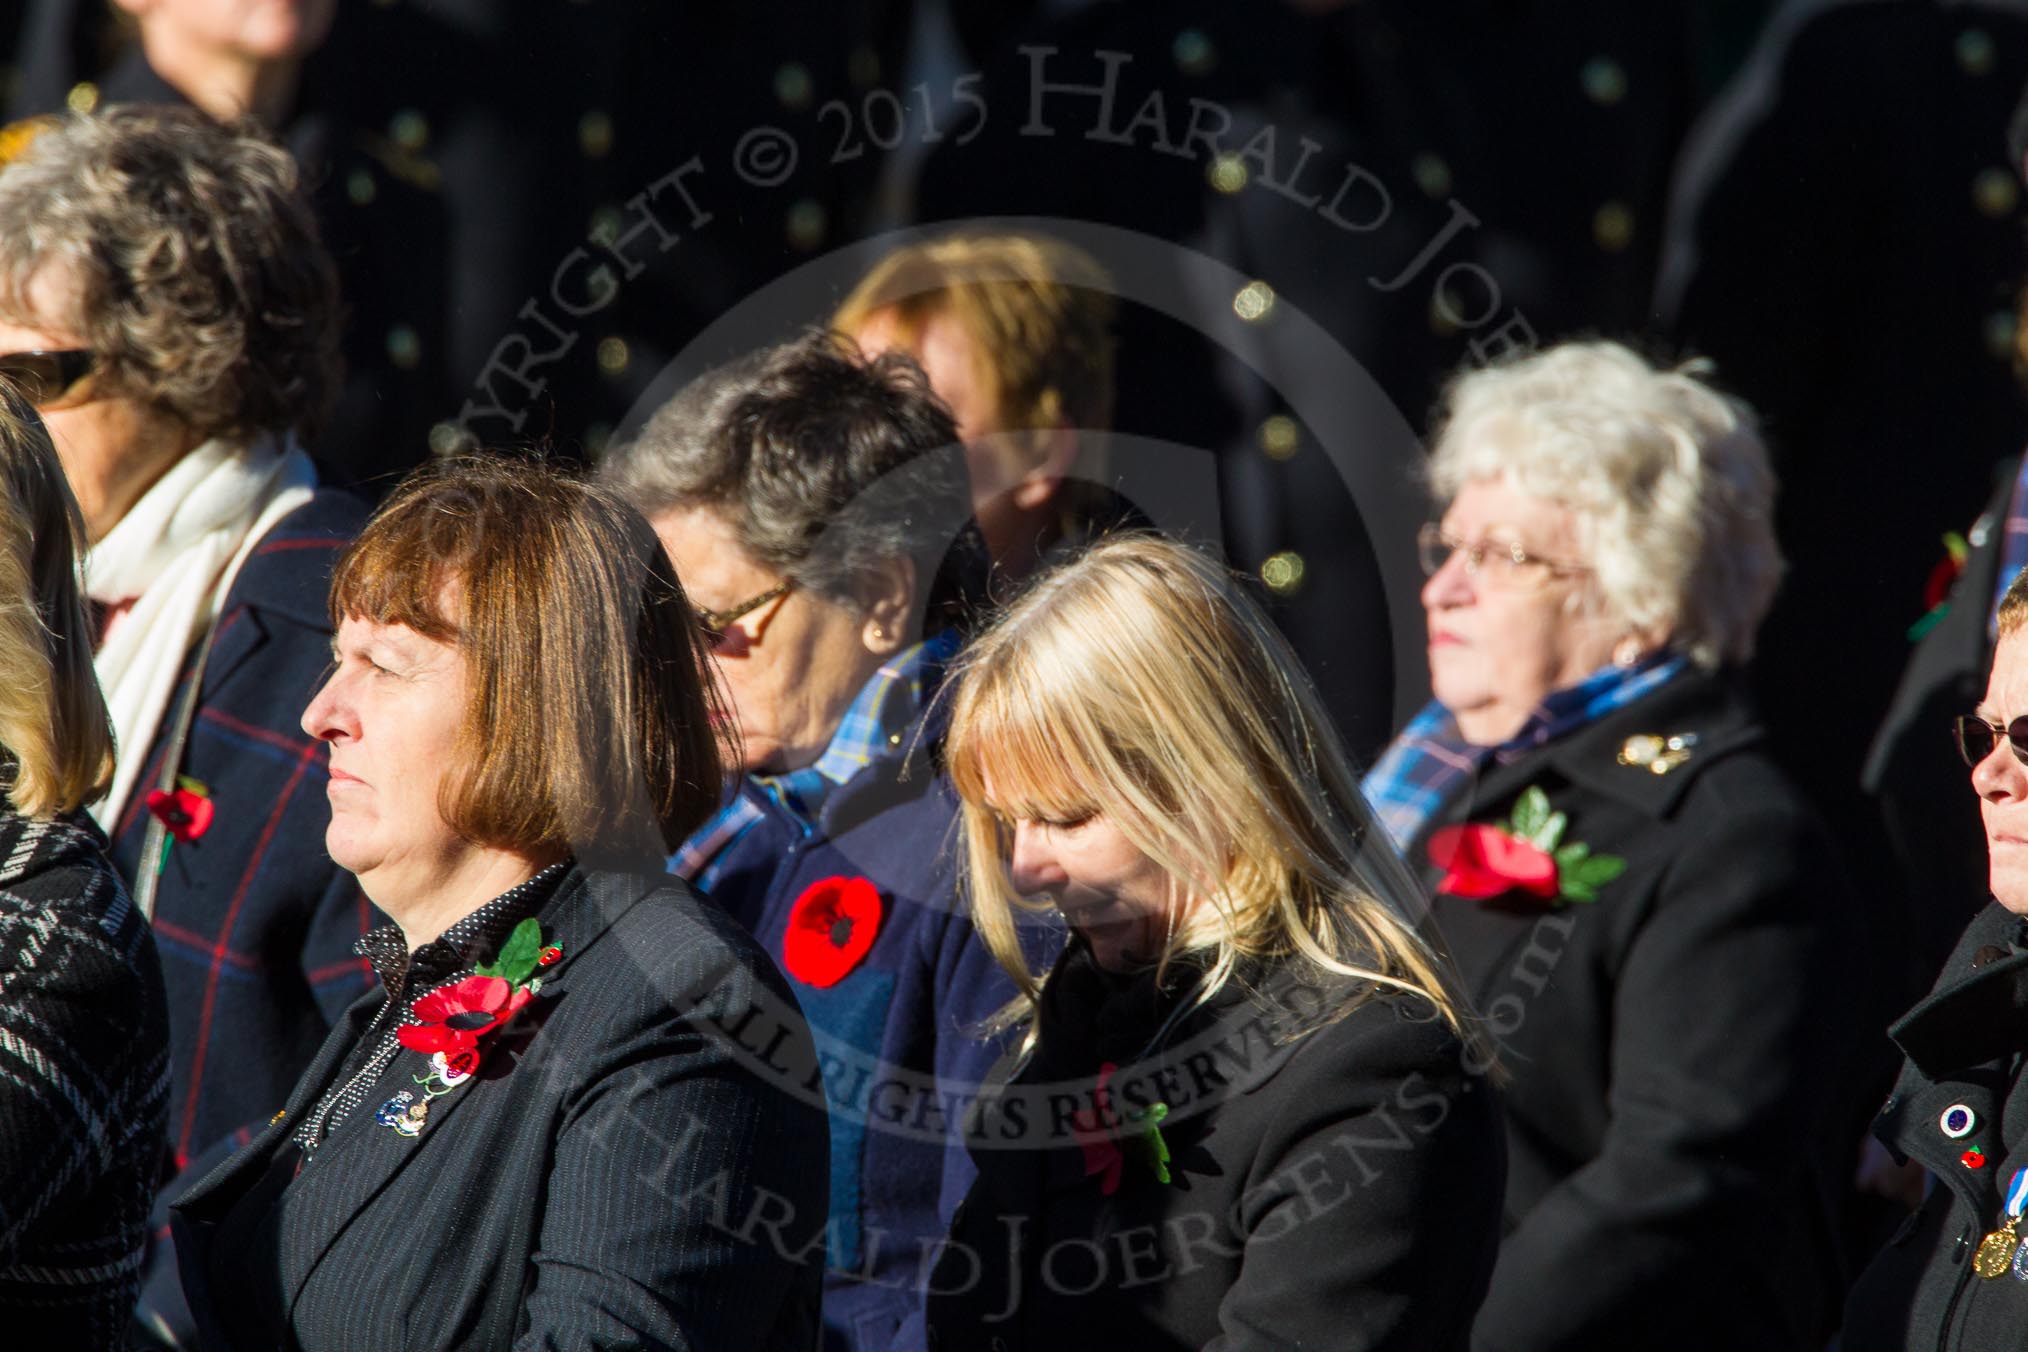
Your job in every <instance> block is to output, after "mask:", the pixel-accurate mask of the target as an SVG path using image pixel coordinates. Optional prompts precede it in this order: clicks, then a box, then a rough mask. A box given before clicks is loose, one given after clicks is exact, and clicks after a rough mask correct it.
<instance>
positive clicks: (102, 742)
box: [0, 382, 169, 1349]
mask: <svg viewBox="0 0 2028 1352" xmlns="http://www.w3.org/2000/svg"><path fill="white" fill-rule="evenodd" d="M82 533H83V530H82V526H81V523H80V522H79V521H78V513H77V506H76V504H75V503H74V502H73V501H72V500H71V496H70V492H69V490H68V489H66V488H65V487H64V481H63V470H62V469H61V468H60V467H59V466H58V464H57V460H56V455H55V453H54V451H52V450H51V448H50V445H49V438H48V437H47V436H46V435H45V434H44V432H43V430H42V425H41V423H39V422H38V421H37V420H36V417H35V415H34V414H33V413H32V412H30V411H29V410H28V408H27V407H26V406H24V405H21V404H19V403H17V402H16V401H15V399H14V396H13V394H12V393H11V391H8V390H7V388H6V385H5V383H4V382H0V1323H4V1325H5V1327H6V1329H7V1332H8V1337H9V1339H10V1340H12V1341H13V1342H14V1343H15V1344H16V1345H18V1346H22V1347H75V1348H83V1349H100V1348H105V1349H112V1348H123V1347H125V1346H126V1345H127V1330H128V1326H129V1322H130V1320H131V1318H132V1311H133V1308H134V1298H135V1296H136V1294H137V1293H138V1291H139V1286H140V1272H141V1256H142V1253H143V1251H144V1249H145V1246H146V1244H147V1238H148V1208H149V1206H150V1204H151V1203H152V1202H153V1201H154V1197H155V1180H156V1175H157V1170H158V1168H159V1163H160V1160H161V1158H162V1153H163V1140H164V1125H165V1119H166V1117H167V1108H168V1090H169V1016H168V1011H167V1010H166V1009H165V1008H164V1007H163V1002H162V973H161V969H160V968H159V966H158V965H157V963H156V960H155V943H154V939H153V937H152V936H151V935H150V933H149V931H148V925H147V922H146V921H145V920H143V919H142V917H141V915H140V913H139V912H138V911H136V910H135V909H134V905H133V903H132V902H131V901H130V900H129V899H128V897H127V890H126V888H125V887H123V886H121V884H120V879H119V876H118V875H117V874H116V873H114V872H113V866H112V864H111V863H110V862H109V861H108V860H107V859H106V855H105V848H106V841H105V837H104V836H102V835H100V834H99V831H98V828H97V827H96V826H94V825H93V824H92V821H91V818H90V817H88V816H86V815H85V814H84V812H83V808H84V805H85V804H86V803H87V802H88V801H90V800H91V799H94V798H96V797H98V796H99V795H101V794H103V793H104V792H105V790H106V784H107V782H108V781H109V780H110V779H111V778H112V772H113V738H112V728H111V727H110V725H109V724H108V722H107V719H106V706H105V703H104V701H103V700H102V699H101V698H100V696H99V687H98V682H97V681H96V680H94V679H93V677H92V660H91V641H90V637H89V635H90V632H91V631H90V628H89V627H88V625H87V623H86V619H85V609H84V604H83V596H82V593H81V591H80V589H79V585H78V582H79V579H78V563H77V541H78V539H79V537H80V536H81V535H82Z"/></svg>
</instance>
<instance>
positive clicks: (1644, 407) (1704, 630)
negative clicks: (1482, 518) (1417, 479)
mask: <svg viewBox="0 0 2028 1352" xmlns="http://www.w3.org/2000/svg"><path fill="white" fill-rule="evenodd" d="M1706 373H1707V368H1706V367H1705V366H1703V365H1702V364H1700V363H1694V362H1693V363H1690V364H1687V365H1685V366H1682V367H1679V368H1677V369H1675V370H1670V371H1663V370H1658V369H1656V368H1655V367H1653V366H1651V365H1649V364H1648V362H1647V361H1646V360H1644V359H1643V358H1642V357H1640V356H1639V355H1638V354H1636V353H1634V352H1633V351H1632V350H1630V349H1628V348H1626V347H1624V346H1622V345H1621V344H1619V343H1607V342H1587V343H1564V344H1562V345H1560V346H1557V347H1553V348H1550V349H1548V350H1547V351H1544V352H1538V353H1534V354H1532V355H1530V356H1526V357H1523V358H1521V359H1519V360H1516V361H1511V362H1506V363H1503V364H1499V365H1495V366H1490V367H1486V368H1484V369H1482V370H1474V371H1469V372H1467V373H1465V374H1464V375H1461V376H1459V377H1457V378H1456V379H1455V380H1453V381H1452V382H1451V384H1450V386H1449V388H1448V389H1447V391H1446V392H1445V396H1444V405H1445V410H1446V415H1445V418H1444V422H1443V427H1442V431H1441V433H1440V434H1439V436H1438V438H1437V442H1436V449H1435V452H1434V454H1433V455H1432V456H1431V459H1430V463H1429V478H1430V483H1431V486H1432V487H1433V488H1434V489H1435V491H1436V493H1437V495H1438V496H1439V497H1440V498H1442V499H1444V500H1445V501H1448V500H1449V499H1451V498H1453V497H1456V496H1457V494H1458V492H1459V490H1461V489H1462V488H1463V487H1464V486H1465V485H1466V484H1467V483H1470V482H1472V481H1474V480H1481V479H1490V480H1499V479H1504V480H1506V481H1507V482H1508V483H1509V484H1511V485H1512V486H1513V487H1514V488H1516V489H1518V490H1520V491H1521V492H1523V493H1526V494H1528V495H1530V496H1531V497H1538V498H1545V499H1549V500H1552V501H1556V502H1562V503H1567V504H1568V505H1569V506H1570V507H1571V509H1572V510H1573V511H1574V512H1575V513H1576V515H1577V518H1578V522H1579V529H1580V531H1581V532H1582V533H1583V534H1582V538H1583V539H1584V540H1585V542H1586V548H1587V557H1586V559H1585V562H1586V563H1587V564H1589V565H1590V567H1591V569H1592V573H1593V576H1594V577H1596V578H1597V580H1598V588H1599V594H1600V597H1601V598H1602V600H1603V602H1604V608H1605V610H1606V611H1607V612H1608V613H1609V614H1610V615H1611V617H1612V618H1614V619H1616V620H1618V621H1620V622H1622V623H1624V624H1625V625H1626V626H1627V627H1628V628H1630V629H1636V630H1645V631H1648V632H1652V633H1656V634H1666V635H1668V636H1669V639H1670V646H1672V647H1674V648H1675V649H1677V650H1678V651H1681V652H1683V653H1685V654H1686V655H1688V656H1689V658H1690V659H1691V660H1692V661H1694V662H1696V663H1697V664H1698V665H1699V666H1702V667H1706V668H1710V667H1716V666H1717V665H1719V664H1720V663H1721V662H1743V661H1745V660H1746V659H1747V658H1748V657H1751V656H1752V655H1753V640H1754V632H1755V631H1756V630H1757V629H1759V628H1760V622H1761V620H1762V619H1763V618H1764V617H1765V616H1766V614H1767V610H1768V607H1769V605H1771V604H1772V603H1773V601H1774V593H1775V587H1776V584H1777V583H1778V582H1779V581H1780V580H1781V571H1782V558H1781V550H1780V548H1779V547H1778V546H1777V544H1776V542H1775V533H1774V494H1775V481H1774V472H1773V470H1772V469H1770V468H1769V466H1768V457H1767V448H1766V447H1765V446H1763V445H1762V444H1761V439H1760V434H1759V431H1758V429H1757V427H1756V424H1755V421H1754V416H1753V412H1752V410H1750V409H1749V408H1747V407H1746V405H1744V404H1742V403H1740V402H1739V401H1738V400H1736V399H1732V398H1730V397H1728V396H1726V395H1724V394H1721V393H1720V392H1719V391H1717V390H1716V389H1713V388H1712V387H1711V386H1710V385H1709V384H1707V383H1706V382H1705V381H1704V380H1703V379H1702V378H1701V377H1702V376H1704V375H1705V374H1706Z"/></svg>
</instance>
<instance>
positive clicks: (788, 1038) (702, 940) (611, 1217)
mask: <svg viewBox="0 0 2028 1352" xmlns="http://www.w3.org/2000/svg"><path fill="white" fill-rule="evenodd" d="M331 618H332V621H333V624H334V626H335V628H336V630H337V639H336V642H335V644H334V655H335V662H334V665H333V667H332V671H331V675H330V677H329V679H328V680H327V681H326V682H325V684H324V687H323V689H322V690H320V691H319V692H318V693H317V695H316V697H315V698H314V699H313V700H312V701H311V703H310V707H309V708H308V709H306V710H305V711H304V713H303V727H304V729H305V730H306V731H307V732H309V733H310V734H311V735H312V736H315V737H317V738H318V739H320V740H321V741H323V742H325V743H327V744H328V746H329V748H330V790H329V792H330V797H331V827H330V830H329V832H328V833H327V835H326V837H325V842H326V845H327V846H328V848H329V850H330V852H331V857H332V858H333V859H335V860H336V861H337V862H338V863H339V864H340V865H342V866H343V867H345V868H347V869H349V870H351V872H352V873H353V874H354V875H356V876H357V877H358V879H359V882H360V885H361V886H362V887H363V888H364V889H365V891H366V893H367V895H368V896H369V897H371V898H372V899H373V901H374V902H375V904H376V905H378V906H379V907H380V908H381V909H382V910H383V911H384V912H386V913H387V914H388V915H389V916H390V917H392V918H393V920H394V924H393V925H391V926H388V927H386V928H383V929H380V930H375V931H373V932H371V933H369V934H368V935H367V936H366V937H365V938H364V939H363V940H362V941H361V945H360V947H361V951H362V953H363V954H364V956H365V957H367V958H368V959H369V960H370V961H371V962H372V964H373V966H374V969H375V971H376V973H377V974H378V976H379V978H380V989H379V990H377V991H376V992H374V993H373V994H371V995H368V996H366V997H365V998H363V999H362V1000H360V1001H359V1002H358V1003H357V1004H355V1005H354V1006H353V1007H352V1008H351V1009H350V1010H349V1011H347V1013H346V1015H345V1017H344V1018H343V1019H342V1020H341V1021H340V1023H339V1025H338V1027H337V1028H335V1029H334V1030H333V1032H332V1035H331V1037H330V1039H329V1041H327V1042H326V1044H325V1046H324V1048H323V1051H322V1052H321V1053H320V1054H319V1055H318V1057H317V1059H316V1061H315V1063H314V1064H312V1066H311V1067H310V1069H309V1071H308V1072H307V1073H306V1074H305V1075H304V1076H303V1079H302V1081H301V1082H300V1083H299V1084H298V1085H297V1086H296V1090H295V1092H294V1093H293V1094H291V1095H290V1097H289V1101H288V1103H287V1105H286V1106H285V1107H284V1108H283V1110H282V1111H281V1112H280V1113H278V1114H276V1116H275V1118H274V1120H273V1121H272V1122H271V1123H270V1124H269V1126H268V1128H267V1129H266V1131H265V1132H263V1133H262V1134H261V1136H260V1137H258V1138H257V1139H256V1140H255V1141H254V1143H253V1144H252V1146H251V1147H249V1148H248V1149H246V1150H244V1151H242V1152H240V1153H239V1154H238V1155H236V1156H234V1157H233V1158H232V1159H231V1160H229V1161H228V1162H227V1163H226V1164H225V1165H223V1166H222V1167H221V1168H219V1169H218V1170H217V1171H216V1172H214V1173H213V1174H212V1175H211V1176H209V1177H208V1178H206V1179H205V1180H204V1181H203V1182H201V1183H199V1184H198V1185H197V1186H196V1187H195V1188H194V1189H193V1190H192V1191H191V1192H190V1193H189V1194H188V1195H187V1196H185V1197H184V1198H183V1199H182V1200H181V1201H180V1202H179V1203H178V1204H177V1206H176V1208H175V1216H176V1230H177V1251H178V1257H179V1261H180V1263H181V1266H182V1271H183V1273H184V1282H185V1289H186V1291H187V1292H188V1294H189V1296H190V1299H191V1307H192V1313H193V1314H194V1315H195V1317H196V1320H197V1324H198V1327H199V1329H200V1331H201V1332H202V1333H203V1335H204V1338H205V1342H204V1345H205V1346H207V1347H218V1348H248V1349H250V1348H271V1347H276V1346H283V1347H290V1348H301V1349H305V1352H309V1350H311V1349H319V1348H332V1349H341V1348H342V1349H350V1348H360V1347H396V1346H413V1345H427V1346H430V1347H432V1348H450V1347H457V1348H470V1349H483V1348H500V1349H505V1348H507V1347H509V1346H513V1347H522V1346H620V1345H624V1346H640V1347H751V1348H767V1349H774V1348H792V1347H806V1346H810V1345H812V1343H813V1340H814V1331H815V1328H816V1319H817V1283H818V1277H819V1274H820V1271H821V1266H820V1264H821V1254H822V1252H823V1245H822V1241H821V1230H822V1223H823V1216H824V1198H825V1163H824V1162H825V1155H826V1146H825V1129H824V1119H823V1116H822V1112H821V1110H820V1109H819V1108H817V1107H815V1106H813V1104H814V1103H815V1102H817V1101H818V1100H817V1096H816V1092H815V1090H814V1088H805V1087H804V1085H805V1082H806V1081H807V1082H808V1084H809V1085H811V1086H814V1084H815V1083H816V1076H815V1073H814V1070H813V1069H811V1067H812V1066H813V1065H814V1062H813V1053H812V1050H811V1047H810V1044H809V1040H808V1035H807V1033H806V1031H805V1030H804V1029H803V1027H802V1024H801V1022H800V1020H799V1018H798V1017H797V1016H796V1014H795V1004H794V1002H793V1000H792V999H791V998H790V997H789V995H788V993H787V990H786V988H785V987H784V985H783V983H782V980H781V977H780V976H779V974H778V973H777V972H776V971H775V970H774V968H773V967H772V965H771V964H770V963H769V961H768V959H767V958H766V957H765V956H764V955H763V954H762V953H761V952H760V950H759V949H757V948H756V947H755V946H754V945H753V943H752V941H751V940H749V939H747V938H746V936H745V935H744V934H743V933H741V932H740V931H739V930H738V928H737V927H736V926H734V925H733V924H732V923H731V922H729V921H728V920H726V919H725V918H724V917H723V916H722V915H721V914H720V913H719V912H718V911H717V910H715V909H713V908H711V907H709V906H707V905H705V904H703V903H701V902H700V901H699V900H698V899H697V897H696V895H695V894H694V893H693V892H692V891H691V890H690V888H689V887H688V885H687V884H685V883H683V882H681V881H679V880H677V879H675V878H672V877H670V876H668V875H666V874H664V873H663V872H662V871H661V870H662V860H663V858H664V857H665V856H666V855H667V853H668V852H669V851H670V850H672V849H673V848H674V847H675V846H676V844H677V843H678V842H680V841H681V840H682V839H683V837H684V836H685V834H686V833H687V832H688V831H689V830H690V829H691V828H692V827H694V826H695V825H696V824H697V823H698V822H699V821H701V820H702V819H703V818H704V816H705V815H706V814H707V813H708V812H709V811H710V810H711V809H712V808H713V807H714V806H715V805H716V802H717V797H718V791H719V784H720V766H719V761H718V755H717V751H716V739H715V735H714V733H713V730H712V721H713V720H712V713H713V707H714V704H715V700H714V698H713V696H712V693H711V691H710V688H709V686H708V684H707V680H706V677H705V676H704V674H703V673H704V672H705V670H706V669H707V668H706V666H705V662H704V658H705V653H704V649H703V647H702V646H701V640H700V638H699V636H698V631H697V627H696V624H695V621H694V620H693V618H692V613H691V609H690V605H689V602H688V600H687V599H686V598H685V596H684V594H683V590H682V588H681V586H680V585H679V584H678V582H677V580H676V577H675V574H674V572H673V571H672V570H671V568H670V566H669V562H668V559H667V556H666V555H665V554H664V553H663V551H662V548H661V546H660V544H659V542H658V541H657V540H656V538H655V534H654V532H653V530H652V529H651V528H650V527H649V525H648V523H647V522H646V520H644V519H643V518H642V517H641V516H640V515H639V514H637V513H636V512H634V511H633V510H632V509H631V508H628V507H626V506H625V505H623V504H622V503H620V502H619V501H618V500H617V499H615V498H614V497H613V496H611V495H610V493H608V492H607V491H606V490H604V489H602V488H599V487H596V486H593V485H591V484H588V483H585V482H583V481H581V480H578V479H575V478H571V477H566V476H565V475H563V474H562V473H559V472H558V471H556V470H554V469H551V468H549V467H546V466H544V465H542V464H540V463H537V462H534V461H517V460H508V459H502V458H468V459H460V460H455V461H449V462H445V463H442V464H440V465H437V466H433V467H431V468H429V469H427V470H424V471H422V472H420V473H419V474H418V475H416V476H415V477H413V478H411V479H410V480H409V481H408V482H407V483H405V484H404V485H403V486H402V487H401V488H400V489H399V490H397V491H396V493H395V494H394V496H393V497H392V498H391V499H390V500H389V501H388V502H387V504H386V505H385V506H384V507H382V508H381V510H380V512H379V513H378V514H377V515H376V516H375V517H374V519H373V520H372V522H370V523H369V524H368V526H367V528H366V529H365V531H364V532H363V533H362V534H361V535H360V537H359V539H358V540H357V541H356V542H355V543H354V544H353V546H352V547H351V548H350V549H349V550H348V551H347V552H346V554H345V556H344V558H343V559H342V560H341V561H340V564H339V567H338V572H337V576H336V578H335V580H334V582H333V587H332V594H331ZM756 1020H761V1021H764V1023H765V1025H766V1027H767V1029H768V1030H769V1031H768V1033H767V1034H766V1036H765V1038H764V1040H763V1041H762V1042H761V1043H758V1044H754V1046H755V1047H756V1048H761V1047H764V1048H765V1051H764V1053H762V1054H761V1055H760V1056H759V1057H758V1058H757V1057H756V1056H755V1055H754V1054H753V1053H751V1052H749V1051H748V1050H747V1047H746V1046H744V1045H742V1044H741V1042H740V1041H738V1040H737V1039H736V1037H735V1033H736V1032H738V1031H741V1030H744V1032H745V1036H746V1037H747V1039H748V1040H749V1041H751V1039H752V1037H753V1033H752V1031H751V1028H752V1027H753V1026H754V1024H755V1021H756ZM797 1089H801V1092H800V1093H796V1092H792V1090H797ZM763 1204H766V1205H772V1206H776V1207H781V1208H786V1211H785V1212H780V1213H775V1212H771V1213H769V1215H770V1218H771V1219H772V1221H773V1224H771V1225H757V1224H755V1223H753V1222H751V1221H750V1220H749V1221H743V1219H742V1218H748V1217H750V1216H751V1215H752V1214H753V1213H755V1212H756V1211H757V1210H759V1209H761V1208H762V1206H763ZM784 1215H785V1216H786V1217H788V1218H791V1219H790V1221H789V1223H788V1224H784V1223H783V1217H784ZM806 1222H807V1226H808V1228H810V1229H812V1230H813V1231H814V1232H816V1234H817V1235H818V1237H819V1238H818V1242H817V1244H816V1247H815V1253H814V1255H811V1254H810V1253H809V1246H808V1244H807V1243H806V1242H805V1241H807V1240H808V1239H809V1238H810V1236H809V1235H801V1236H800V1238H797V1239H795V1240H793V1242H792V1241H791V1240H790V1239H789V1238H785V1237H784V1231H788V1232H789V1234H790V1235H795V1234H796V1233H797V1232H796V1230H795V1228H794V1227H796V1226H799V1225H803V1224H805V1223H806ZM419 1328H426V1329H428V1330H429V1333H428V1335H427V1336H424V1335H422V1334H419V1333H418V1329H419Z"/></svg>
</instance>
